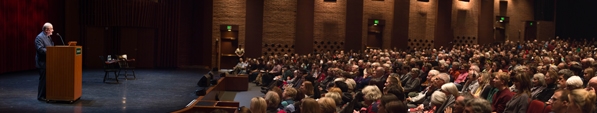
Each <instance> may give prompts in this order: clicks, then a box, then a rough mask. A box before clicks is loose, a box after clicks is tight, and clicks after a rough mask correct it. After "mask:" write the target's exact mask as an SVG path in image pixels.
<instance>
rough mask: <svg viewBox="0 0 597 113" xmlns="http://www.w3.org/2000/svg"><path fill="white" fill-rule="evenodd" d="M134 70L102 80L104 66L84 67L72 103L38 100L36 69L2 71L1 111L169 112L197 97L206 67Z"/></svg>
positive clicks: (0, 84)
mask: <svg viewBox="0 0 597 113" xmlns="http://www.w3.org/2000/svg"><path fill="white" fill-rule="evenodd" d="M135 72H136V74H137V79H134V80H126V79H124V78H123V76H121V77H120V79H119V80H120V83H118V84H110V83H103V82H102V80H103V77H104V72H103V70H100V69H96V70H83V89H82V90H83V94H82V96H81V99H80V100H79V101H77V102H74V103H73V104H68V103H46V102H45V101H38V100H37V85H38V79H39V75H38V72H37V71H27V72H17V73H9V74H1V75H0V112H3V113H24V112H46V113H73V112H74V113H77V112H84V113H89V112H93V113H114V112H129V113H164V112H171V111H175V110H178V109H181V108H183V107H185V106H186V104H188V103H189V102H190V101H191V100H193V99H195V98H197V96H195V95H194V91H195V89H197V88H198V87H197V85H196V84H197V81H198V80H199V79H200V78H201V76H203V74H205V73H207V70H197V69H195V70H191V69H188V70H180V69H179V70H150V69H137V70H136V71H135ZM129 77H130V76H129ZM107 82H108V81H107ZM110 82H113V80H111V81H110Z"/></svg>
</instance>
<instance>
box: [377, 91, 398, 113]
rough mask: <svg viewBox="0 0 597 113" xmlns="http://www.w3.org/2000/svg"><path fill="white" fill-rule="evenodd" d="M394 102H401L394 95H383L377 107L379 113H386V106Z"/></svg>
mask: <svg viewBox="0 0 597 113" xmlns="http://www.w3.org/2000/svg"><path fill="white" fill-rule="evenodd" d="M392 101H400V100H398V98H397V97H396V96H394V95H383V96H381V98H380V103H379V106H378V107H377V108H378V110H377V113H386V109H385V105H386V104H388V103H389V102H392Z"/></svg>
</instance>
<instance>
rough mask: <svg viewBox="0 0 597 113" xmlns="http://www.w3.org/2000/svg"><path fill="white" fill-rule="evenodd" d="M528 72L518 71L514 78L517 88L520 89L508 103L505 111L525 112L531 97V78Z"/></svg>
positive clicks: (510, 112)
mask: <svg viewBox="0 0 597 113" xmlns="http://www.w3.org/2000/svg"><path fill="white" fill-rule="evenodd" d="M529 78H530V77H528V76H527V75H526V73H519V72H516V75H515V76H514V78H513V79H512V82H513V83H514V85H516V90H517V91H518V92H517V93H516V94H515V95H514V96H513V97H512V99H511V100H510V101H508V103H506V106H505V109H504V113H525V112H526V111H527V107H528V105H529V99H530V97H531V92H530V89H531V80H530V79H529Z"/></svg>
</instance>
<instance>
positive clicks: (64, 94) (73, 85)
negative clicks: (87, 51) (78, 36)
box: [46, 46, 83, 103]
mask: <svg viewBox="0 0 597 113" xmlns="http://www.w3.org/2000/svg"><path fill="white" fill-rule="evenodd" d="M46 49H47V51H46V100H47V102H49V101H68V102H70V103H72V102H74V101H76V100H78V99H79V98H80V97H81V93H82V92H81V88H82V87H81V84H82V81H81V79H82V77H81V75H82V73H83V72H82V70H81V69H82V65H83V64H82V60H83V49H82V47H81V46H54V47H46Z"/></svg>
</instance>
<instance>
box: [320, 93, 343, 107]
mask: <svg viewBox="0 0 597 113" xmlns="http://www.w3.org/2000/svg"><path fill="white" fill-rule="evenodd" d="M324 97H328V98H332V99H334V102H335V103H336V106H338V107H341V106H343V105H344V104H343V102H342V96H340V93H336V92H328V93H326V94H325V96H324Z"/></svg>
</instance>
